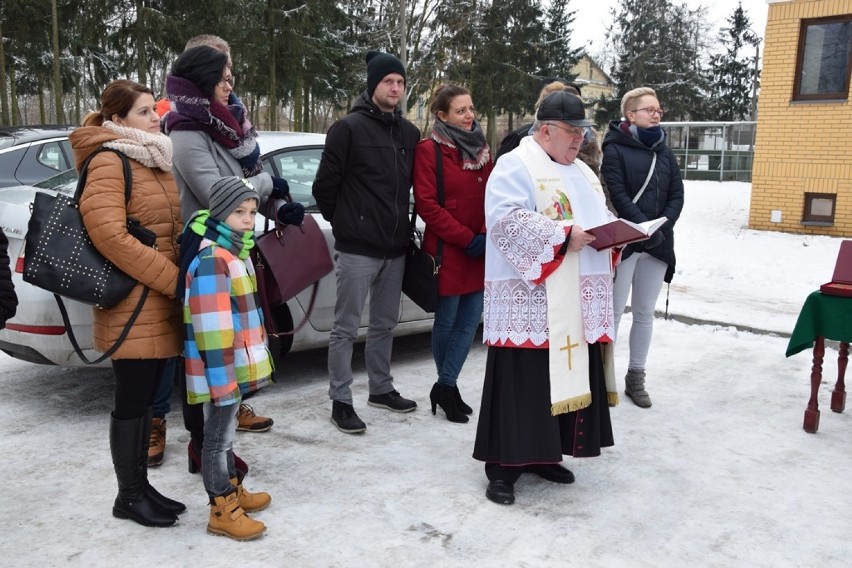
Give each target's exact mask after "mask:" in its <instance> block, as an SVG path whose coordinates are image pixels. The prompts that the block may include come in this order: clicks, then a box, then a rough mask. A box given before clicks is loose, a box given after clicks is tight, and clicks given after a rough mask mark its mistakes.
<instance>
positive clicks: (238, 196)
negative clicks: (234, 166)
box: [210, 176, 260, 221]
mask: <svg viewBox="0 0 852 568" xmlns="http://www.w3.org/2000/svg"><path fill="white" fill-rule="evenodd" d="M246 199H257V200H258V203H259V202H260V196H258V194H257V190H256V189H255V187H254V185H252V183H251V182H250V181H249V180H247V179H241V178H238V177H234V176H229V177H223V178H220V179H219V180H217V181H216V183H214V184H213V187H211V188H210V216H211V217H212V218H213V219H216V220H218V221H224V220H225V219H227V218H228V215H230V214H231V213H233V212H234V209H236V208H237V207H239V206H240V204H241V203H242V202H243V201H245V200H246Z"/></svg>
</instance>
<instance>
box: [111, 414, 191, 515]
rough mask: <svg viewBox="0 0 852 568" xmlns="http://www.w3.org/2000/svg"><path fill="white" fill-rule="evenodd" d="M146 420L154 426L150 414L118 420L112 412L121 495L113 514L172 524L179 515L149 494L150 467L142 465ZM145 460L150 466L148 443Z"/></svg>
mask: <svg viewBox="0 0 852 568" xmlns="http://www.w3.org/2000/svg"><path fill="white" fill-rule="evenodd" d="M145 422H147V423H148V425H149V426H150V424H151V419H150V417H148V416H146V415H143V416H140V417H139V418H131V419H129V420H117V419H116V418H115V416H110V425H109V448H110V452H111V453H112V464H113V467H114V468H115V477H116V478H117V480H118V496H117V497H116V498H115V503H114V504H113V507H112V514H113V516H114V517H117V518H119V519H130V520H132V521H135V522H137V523H139V524H140V525H144V526H146V527H170V526H172V525H173V524H175V522H176V521H177V515H175V514H174V513H169V512H167V511H164V510H163V509H161V508H160V507H159V506H157V504H156V503H155V502H154V501H153V499H151V498H150V497H149V496H148V494H147V491H146V489H147V485H148V480H147V479H146V475H147V469H142V468H141V467H140V465H141V464H140V459H139V458H140V450H139V448H140V446H141V445H142V444H141V437H142V434H143V433H144V431H145V430H146V428H145ZM145 448H146V456H145V460H143V461H142V463H145V464H146V467H147V445H146V446H145Z"/></svg>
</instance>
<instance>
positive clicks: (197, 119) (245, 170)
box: [163, 46, 304, 473]
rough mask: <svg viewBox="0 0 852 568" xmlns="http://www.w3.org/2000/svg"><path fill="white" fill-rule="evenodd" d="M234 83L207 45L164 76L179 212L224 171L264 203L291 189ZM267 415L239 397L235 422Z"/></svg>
mask: <svg viewBox="0 0 852 568" xmlns="http://www.w3.org/2000/svg"><path fill="white" fill-rule="evenodd" d="M233 88H234V76H233V75H232V73H231V68H230V66H229V57H228V55H227V54H226V53H224V52H222V51H220V50H217V49H214V48H212V47H209V46H198V47H193V48H190V49H187V50H186V51H184V52H183V53H182V54H181V55H180V56H179V57H178V58H177V60H175V62H174V64H173V65H172V68H171V72H170V74H169V76H168V77H167V78H166V94H167V96H168V98H169V101H170V110H169V112H168V113H167V114H166V115H165V116H164V117H163V124H164V129H165V132H166V134H167V135H168V136H169V138H170V139H171V141H172V145H173V146H174V156H173V158H172V159H173V164H174V169H173V171H174V176H175V181H176V182H177V186H178V190H179V192H180V203H181V213H182V214H183V215H184V218H185V219H190V218H191V217H192V214H193V213H194V212H195V211H197V210H199V209H207V208H208V206H209V203H210V188H211V187H213V184H214V183H216V182H217V181H218V180H219V179H221V178H223V177H228V176H235V177H238V178H245V179H248V180H249V181H251V183H252V185H254V187H255V188H256V189H257V192H258V194H259V195H260V198H261V202H262V204H265V202H266V201H267V200H268V199H270V198H272V199H287V198H288V197H289V194H290V190H289V186H288V184H287V181H286V180H285V179H283V178H278V177H273V176H270V175H269V174H268V173H266V172H265V171H263V165H262V164H261V162H260V159H259V158H260V148H259V147H258V144H257V132H256V131H255V129H254V127H253V126H252V125H251V123H250V122H249V121H248V119H247V117H246V108H245V106H244V105H243V103H242V101H240V99H239V97H237V95H236V94H235V93H234V90H233ZM261 210H263V208H261ZM278 216H279V218H281V219H282V221H284V222H285V223H292V224H300V223H301V220H302V217H303V216H304V207H303V206H302V205H301V204H300V203H286V204H284V205H282V206H281V208H279V210H278ZM180 376H183V373H180ZM181 388H182V393H183V404H184V422H185V424H186V428H187V430H189V432H190V438H191V439H190V444H189V447H188V452H189V470H190V472H192V473H194V472H196V471H198V470H199V469H200V455H201V447H202V441H203V439H204V433H203V432H204V418H203V416H202V415H201V411H200V406H199V405H187V401H186V392H185V382H183V381H182V385H181ZM272 422H273V421H272V419H271V418H265V417H262V416H257V415H256V414H254V411H253V410H252V409H251V407H250V406H248V405H245V404H241V405H240V409H239V414H238V427H237V429H238V430H246V431H253V432H263V431H266V430H268V429H269V428H270V427H271V426H272Z"/></svg>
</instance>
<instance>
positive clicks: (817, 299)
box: [787, 292, 852, 434]
mask: <svg viewBox="0 0 852 568" xmlns="http://www.w3.org/2000/svg"><path fill="white" fill-rule="evenodd" d="M826 339H830V340H833V341H839V342H840V350H839V354H838V357H837V382H836V383H835V385H834V390H833V391H832V392H831V410H833V411H834V412H843V410H844V409H845V408H846V384H845V377H846V365H847V363H848V362H849V343H850V342H852V298H848V297H844V296H829V295H827V294H822V293H821V292H813V293H812V294H811V295H809V296H808V298H807V300H805V304H804V305H803V306H802V311H801V312H799V319H798V320H797V321H796V327H795V329H794V330H793V334H792V336H791V337H790V342H789V343H788V345H787V357H790V356H791V355H795V354H796V353H799V352H801V351H804V350H805V349H809V348H810V347H811V346H813V350H814V351H813V355H814V360H813V367H811V398H810V400H808V407H807V408H806V409H805V419H804V423H803V424H802V428H804V430H805V432H809V433H811V434H813V433H815V432H816V431H817V430H818V429H819V402H818V400H817V398H818V396H817V395H818V394H819V385H820V383H821V382H822V363H823V356H824V355H825V340H826Z"/></svg>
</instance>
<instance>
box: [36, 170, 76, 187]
mask: <svg viewBox="0 0 852 568" xmlns="http://www.w3.org/2000/svg"><path fill="white" fill-rule="evenodd" d="M33 186H34V187H37V188H39V189H53V190H56V191H59V192H62V193H73V192H74V190H75V189H76V188H77V170H75V169H74V168H70V169H67V170H65V171H64V172H61V173H58V174H56V175H55V176H50V177H49V178H47V179H43V180H41V181H40V182H38V183H34V184H33Z"/></svg>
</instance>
